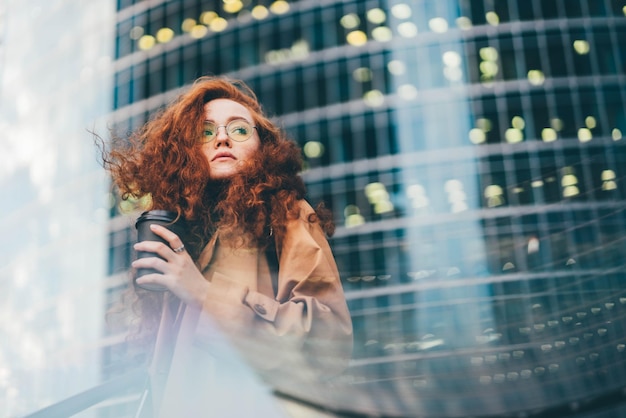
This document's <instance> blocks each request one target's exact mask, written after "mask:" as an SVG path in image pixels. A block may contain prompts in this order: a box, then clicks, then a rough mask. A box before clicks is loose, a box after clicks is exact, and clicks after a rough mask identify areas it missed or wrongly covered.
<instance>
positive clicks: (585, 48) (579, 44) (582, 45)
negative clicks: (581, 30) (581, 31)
mask: <svg viewBox="0 0 626 418" xmlns="http://www.w3.org/2000/svg"><path fill="white" fill-rule="evenodd" d="M589 49H590V47H589V42H587V41H584V40H581V39H578V40H576V41H574V51H576V53H577V54H579V55H586V54H588V53H589Z"/></svg>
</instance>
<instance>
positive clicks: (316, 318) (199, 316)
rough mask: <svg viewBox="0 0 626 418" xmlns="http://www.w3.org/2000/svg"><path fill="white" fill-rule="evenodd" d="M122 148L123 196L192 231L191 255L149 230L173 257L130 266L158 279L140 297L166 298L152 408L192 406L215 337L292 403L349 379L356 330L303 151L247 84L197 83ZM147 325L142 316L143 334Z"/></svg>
mask: <svg viewBox="0 0 626 418" xmlns="http://www.w3.org/2000/svg"><path fill="white" fill-rule="evenodd" d="M125 143H126V144H127V145H124V146H113V148H112V149H111V150H110V151H109V152H108V153H106V155H105V167H106V168H107V169H108V170H109V171H110V173H111V174H112V176H113V179H114V181H115V183H116V185H117V187H118V188H119V191H120V192H121V195H122V197H123V198H127V197H129V196H133V197H135V198H139V197H143V196H149V197H150V199H149V201H150V202H151V203H150V207H149V208H147V209H165V210H170V211H175V212H177V213H178V214H179V215H180V216H181V217H183V218H184V219H185V220H186V221H187V223H188V224H189V225H191V238H190V239H188V240H187V242H186V244H187V246H186V247H185V245H184V243H183V241H182V239H181V237H179V236H177V235H176V234H175V233H173V232H171V231H170V230H168V229H167V228H164V227H160V226H154V227H153V228H152V231H153V232H154V233H155V234H157V235H159V236H161V237H162V238H164V239H165V241H166V242H167V243H168V244H169V245H166V244H163V243H159V242H152V241H145V242H141V243H137V244H136V245H135V247H134V248H135V250H137V251H147V252H152V253H155V254H157V255H158V256H159V257H156V256H155V257H148V258H142V259H138V260H136V261H134V262H133V267H134V268H136V269H139V268H153V269H155V270H157V271H158V272H160V273H154V274H148V275H145V276H142V277H141V278H139V279H137V284H138V285H149V284H152V285H161V286H165V287H166V288H167V289H168V290H169V292H166V293H165V300H164V301H163V303H162V304H160V307H161V309H159V311H160V312H159V316H160V318H161V319H160V324H159V331H158V336H157V344H156V348H155V352H154V359H153V372H155V373H157V374H160V375H162V376H163V377H164V379H163V380H162V384H161V385H160V387H159V388H154V393H153V398H155V397H156V398H159V399H163V405H165V404H167V403H168V402H169V401H168V398H177V397H181V396H187V395H183V394H182V393H181V390H180V386H181V383H180V382H181V381H184V380H185V374H186V370H187V371H189V369H194V373H200V374H202V371H199V365H198V363H199V361H198V356H196V355H195V354H190V353H191V352H192V351H193V350H200V351H202V349H201V348H200V349H199V348H198V347H203V346H204V347H205V348H207V347H209V346H210V345H211V343H212V342H214V341H216V340H217V339H218V338H217V337H216V336H215V335H216V334H215V332H214V331H215V328H214V327H213V326H212V325H213V324H215V325H216V326H217V329H219V331H220V332H221V333H223V334H225V335H226V336H227V337H228V341H229V343H232V344H233V346H235V347H237V348H238V352H239V353H240V354H241V355H242V356H243V358H244V359H245V360H246V361H247V362H248V364H250V365H251V366H252V367H253V368H254V369H255V370H257V371H258V372H259V373H260V374H261V376H263V378H264V379H265V380H267V381H268V382H270V384H271V385H273V386H276V387H278V388H279V389H280V390H283V391H286V392H288V393H290V394H294V395H296V396H299V395H300V394H304V395H303V396H306V393H309V394H310V393H311V386H308V387H307V385H310V384H311V383H314V382H319V381H320V379H324V378H325V377H327V376H331V375H333V374H336V373H337V372H338V371H341V370H342V369H343V368H345V366H346V364H347V361H348V359H349V358H350V355H351V350H352V323H351V320H350V315H349V312H348V309H347V305H346V301H345V298H344V294H343V290H342V286H341V282H340V278H339V274H338V271H337V267H336V264H335V261H334V258H333V256H332V253H331V250H330V247H329V245H328V242H327V239H326V236H327V235H330V234H332V232H333V226H332V222H331V220H330V216H329V213H328V211H327V210H325V209H324V208H323V207H321V206H320V207H318V208H317V209H313V208H312V207H311V206H310V205H309V204H308V203H307V202H306V201H305V200H304V198H305V186H304V183H303V181H302V179H301V178H300V177H299V175H298V173H299V171H300V170H301V163H302V162H301V156H300V150H299V148H298V147H297V146H296V144H295V143H293V142H292V141H290V140H288V139H287V138H286V137H285V134H284V133H283V131H282V130H280V129H279V128H278V127H277V126H275V125H274V124H273V123H272V122H271V121H270V120H269V119H268V118H267V117H266V116H265V115H264V113H263V111H262V109H261V106H260V104H259V103H258V101H257V99H256V96H255V95H254V93H253V92H252V91H251V90H250V89H249V88H248V87H247V86H246V85H245V84H243V83H242V82H236V81H231V80H228V79H225V78H218V77H203V78H200V79H198V80H197V81H196V82H195V83H194V84H193V85H192V86H191V88H190V89H188V91H186V92H185V93H184V94H182V95H181V96H180V97H179V98H178V100H177V101H176V102H174V103H173V104H171V105H170V106H169V107H167V108H166V109H165V110H164V111H163V112H162V113H160V114H159V115H158V116H157V117H156V118H154V119H152V120H151V121H149V122H148V123H147V124H146V125H145V126H144V127H143V128H142V129H141V130H140V131H138V132H137V133H136V134H135V135H133V136H132V137H131V138H130V142H125ZM274 264H277V266H278V268H277V272H274V271H273V270H275V269H274V268H272V267H271V266H273V265H274ZM272 276H276V280H273V277H272ZM138 295H139V297H140V298H142V297H144V298H145V299H146V300H148V299H154V294H152V295H150V294H149V292H146V291H144V292H143V293H142V292H141V291H140V290H139V291H138ZM178 301H180V302H182V303H180V305H179V306H178V307H177V306H176V305H177V302H178ZM146 306H148V304H146ZM150 314H153V315H154V312H153V311H150V310H148V309H145V310H144V311H143V312H142V315H145V316H146V318H144V319H145V320H146V322H147V321H148V320H149V318H147V317H148V316H149V315H150ZM205 351H211V349H210V348H207V349H206V350H205ZM218 351H219V350H218ZM196 354H197V353H196ZM218 363H219V362H218ZM200 369H201V368H200ZM206 373H207V374H208V373H209V371H208V370H207V371H206ZM166 376H167V377H166ZM176 379H178V382H176V383H174V382H173V380H176ZM198 386H201V385H195V386H194V390H195V391H196V392H198V390H197V389H198ZM199 392H202V391H199ZM205 395H206V397H207V399H210V398H211V395H210V394H202V393H200V394H199V395H198V396H200V397H203V396H205ZM163 405H161V407H162V408H167V406H163Z"/></svg>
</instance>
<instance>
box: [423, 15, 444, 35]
mask: <svg viewBox="0 0 626 418" xmlns="http://www.w3.org/2000/svg"><path fill="white" fill-rule="evenodd" d="M428 27H429V28H430V30H432V31H433V32H437V33H444V32H447V31H448V22H447V21H446V19H444V18H442V17H435V18H432V19H430V20H429V21H428Z"/></svg>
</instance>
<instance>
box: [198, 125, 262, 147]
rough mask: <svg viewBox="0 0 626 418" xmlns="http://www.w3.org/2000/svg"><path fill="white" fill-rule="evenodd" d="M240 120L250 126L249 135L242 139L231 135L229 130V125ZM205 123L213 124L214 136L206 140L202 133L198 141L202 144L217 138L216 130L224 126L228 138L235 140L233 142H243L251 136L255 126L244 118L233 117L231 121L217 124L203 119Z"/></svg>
mask: <svg viewBox="0 0 626 418" xmlns="http://www.w3.org/2000/svg"><path fill="white" fill-rule="evenodd" d="M242 122H243V124H245V125H246V126H248V127H250V132H249V135H248V136H247V137H246V138H243V139H238V138H235V137H233V136H232V135H231V130H230V127H231V125H233V124H235V123H242ZM206 125H212V126H213V128H214V129H215V136H214V137H213V138H211V139H209V140H208V141H207V140H205V136H204V134H203V135H202V140H201V141H200V142H202V143H203V144H208V143H210V142H213V141H215V139H216V138H217V132H218V130H219V129H220V128H225V129H226V135H227V136H228V138H229V139H231V140H232V141H235V142H245V141H247V140H248V139H250V138H252V134H253V129H256V128H257V127H256V125H252V124H251V123H250V122H248V121H247V120H245V119H235V120H232V121H230V122H228V123H227V124H226V125H217V124H215V123H213V122H209V121H205V122H204V126H206ZM203 131H204V129H203Z"/></svg>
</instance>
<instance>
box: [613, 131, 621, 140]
mask: <svg viewBox="0 0 626 418" xmlns="http://www.w3.org/2000/svg"><path fill="white" fill-rule="evenodd" d="M611 137H612V138H613V141H619V140H620V139H622V131H620V130H619V129H617V128H615V129H613V131H611Z"/></svg>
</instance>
